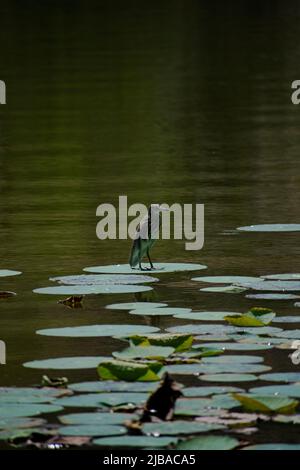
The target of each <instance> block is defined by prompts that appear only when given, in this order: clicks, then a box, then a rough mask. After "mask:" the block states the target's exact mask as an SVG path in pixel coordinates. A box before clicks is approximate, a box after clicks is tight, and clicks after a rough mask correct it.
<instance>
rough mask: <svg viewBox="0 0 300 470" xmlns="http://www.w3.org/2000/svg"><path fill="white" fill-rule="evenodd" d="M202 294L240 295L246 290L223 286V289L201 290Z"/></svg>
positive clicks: (209, 288) (208, 288)
mask: <svg viewBox="0 0 300 470" xmlns="http://www.w3.org/2000/svg"><path fill="white" fill-rule="evenodd" d="M199 290H200V291H201V292H224V293H228V294H240V293H241V292H244V291H245V290H246V289H245V288H244V287H240V286H231V285H230V286H222V287H203V289H199Z"/></svg>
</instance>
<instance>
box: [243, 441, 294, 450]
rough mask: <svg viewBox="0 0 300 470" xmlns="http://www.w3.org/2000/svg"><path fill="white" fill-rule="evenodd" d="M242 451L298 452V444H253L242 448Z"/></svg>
mask: <svg viewBox="0 0 300 470" xmlns="http://www.w3.org/2000/svg"><path fill="white" fill-rule="evenodd" d="M242 450H300V444H282V443H281V442H277V443H273V444H254V445H252V446H247V447H243V449H242Z"/></svg>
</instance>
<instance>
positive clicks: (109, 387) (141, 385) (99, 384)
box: [68, 380, 157, 392]
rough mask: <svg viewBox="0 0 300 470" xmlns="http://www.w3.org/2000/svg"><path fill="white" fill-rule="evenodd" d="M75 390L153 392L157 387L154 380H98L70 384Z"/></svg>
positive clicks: (71, 388) (70, 387)
mask: <svg viewBox="0 0 300 470" xmlns="http://www.w3.org/2000/svg"><path fill="white" fill-rule="evenodd" d="M68 388H69V389H70V390H73V391H74V392H153V390H155V389H156V388H157V384H156V383H152V382H125V381H124V382H116V381H115V380H103V381H100V380H98V381H96V382H80V383H75V384H70V385H69V386H68Z"/></svg>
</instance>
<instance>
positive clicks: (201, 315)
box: [174, 312, 237, 321]
mask: <svg viewBox="0 0 300 470" xmlns="http://www.w3.org/2000/svg"><path fill="white" fill-rule="evenodd" d="M227 315H237V313H236V312H190V313H179V314H178V313H177V314H176V315H174V318H183V319H186V320H203V321H223V320H224V318H225V317H226V316H227Z"/></svg>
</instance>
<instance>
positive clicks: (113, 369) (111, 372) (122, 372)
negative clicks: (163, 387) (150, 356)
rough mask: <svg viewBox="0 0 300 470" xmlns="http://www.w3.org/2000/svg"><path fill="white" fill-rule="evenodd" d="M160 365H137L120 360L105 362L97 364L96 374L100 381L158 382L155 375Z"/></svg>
mask: <svg viewBox="0 0 300 470" xmlns="http://www.w3.org/2000/svg"><path fill="white" fill-rule="evenodd" d="M161 367H162V364H160V363H157V362H156V363H152V364H151V363H145V364H141V363H137V362H129V361H121V360H116V359H112V360H106V361H103V362H101V363H100V364H99V366H98V369H97V371H98V374H99V377H100V378H101V379H102V380H127V381H128V382H132V381H136V380H137V381H143V382H148V381H149V382H151V381H157V380H160V377H159V376H158V375H157V372H159V370H160V368H161Z"/></svg>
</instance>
